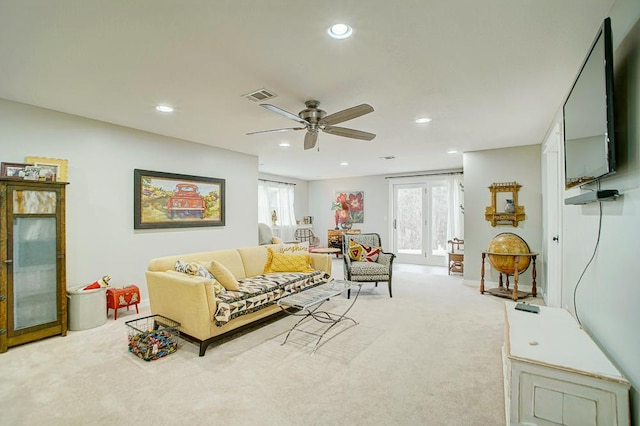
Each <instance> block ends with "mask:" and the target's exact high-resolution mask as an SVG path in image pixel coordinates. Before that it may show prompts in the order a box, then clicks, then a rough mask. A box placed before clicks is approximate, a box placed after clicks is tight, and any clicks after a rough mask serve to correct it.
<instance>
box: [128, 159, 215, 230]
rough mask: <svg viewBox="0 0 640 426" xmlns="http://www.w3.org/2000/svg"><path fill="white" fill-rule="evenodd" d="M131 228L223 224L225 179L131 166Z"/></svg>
mask: <svg viewBox="0 0 640 426" xmlns="http://www.w3.org/2000/svg"><path fill="white" fill-rule="evenodd" d="M133 197H134V202H133V210H134V219H133V227H134V229H158V228H189V227H204V226H224V225H225V180H224V179H220V178H212V177H203V176H192V175H184V174H178V173H166V172H157V171H151V170H140V169H134V171H133Z"/></svg>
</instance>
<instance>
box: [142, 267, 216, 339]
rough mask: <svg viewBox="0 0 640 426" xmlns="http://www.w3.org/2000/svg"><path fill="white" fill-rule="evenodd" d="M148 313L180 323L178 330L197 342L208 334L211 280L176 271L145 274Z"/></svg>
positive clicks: (212, 310)
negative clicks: (149, 310) (147, 292)
mask: <svg viewBox="0 0 640 426" xmlns="http://www.w3.org/2000/svg"><path fill="white" fill-rule="evenodd" d="M146 277H147V289H148V291H149V303H150V305H151V313H153V314H159V315H163V316H165V317H167V318H171V319H172V320H175V321H178V322H179V323H180V331H181V332H183V333H186V334H188V335H190V336H193V337H196V338H198V339H206V338H208V337H209V335H210V327H211V323H212V322H213V315H214V313H215V310H216V305H215V298H214V289H213V281H212V280H211V279H207V278H205V277H200V276H194V275H187V274H183V273H181V272H176V271H165V272H159V271H147V272H146Z"/></svg>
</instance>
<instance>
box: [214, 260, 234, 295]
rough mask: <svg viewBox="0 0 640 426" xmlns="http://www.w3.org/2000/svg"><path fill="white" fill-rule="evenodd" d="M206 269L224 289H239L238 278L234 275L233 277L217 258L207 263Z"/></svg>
mask: <svg viewBox="0 0 640 426" xmlns="http://www.w3.org/2000/svg"><path fill="white" fill-rule="evenodd" d="M208 269H209V271H211V273H212V274H213V276H215V277H216V280H218V282H220V284H222V286H223V287H224V288H225V289H227V290H231V291H238V290H240V287H239V283H238V280H236V277H234V276H233V274H232V273H231V271H230V270H229V269H227V267H226V266H224V265H223V264H222V263H220V262H218V261H217V260H212V261H211V263H209V268H208Z"/></svg>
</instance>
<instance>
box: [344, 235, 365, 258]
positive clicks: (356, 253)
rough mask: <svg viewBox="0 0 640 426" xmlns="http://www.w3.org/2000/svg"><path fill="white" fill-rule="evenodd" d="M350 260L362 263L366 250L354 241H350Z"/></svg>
mask: <svg viewBox="0 0 640 426" xmlns="http://www.w3.org/2000/svg"><path fill="white" fill-rule="evenodd" d="M347 252H348V255H349V259H351V260H353V261H356V262H360V261H361V260H362V253H364V248H363V247H362V246H361V245H360V244H358V243H356V242H355V241H353V240H349V249H348V250H347Z"/></svg>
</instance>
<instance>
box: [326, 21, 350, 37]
mask: <svg viewBox="0 0 640 426" xmlns="http://www.w3.org/2000/svg"><path fill="white" fill-rule="evenodd" d="M327 33H328V34H329V35H330V36H331V37H333V38H337V39H339V40H341V39H343V38H347V37H350V36H351V34H353V28H351V27H350V26H349V25H347V24H334V25H332V26H330V27H329V29H328V30H327Z"/></svg>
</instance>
